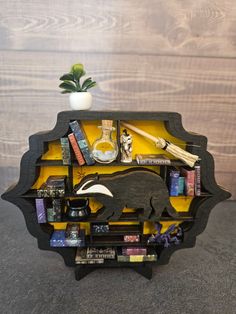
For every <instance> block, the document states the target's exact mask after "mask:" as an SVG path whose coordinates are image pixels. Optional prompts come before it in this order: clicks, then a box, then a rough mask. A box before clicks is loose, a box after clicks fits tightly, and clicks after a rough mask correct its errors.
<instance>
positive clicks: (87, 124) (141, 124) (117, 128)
mask: <svg viewBox="0 0 236 314" xmlns="http://www.w3.org/2000/svg"><path fill="white" fill-rule="evenodd" d="M71 121H72V120H71ZM124 121H126V120H124ZM127 121H128V122H129V123H130V124H132V125H133V126H135V127H138V128H139V129H141V130H144V131H145V132H148V133H149V134H151V135H152V136H155V137H162V138H164V139H166V140H167V141H170V142H172V143H174V144H176V145H178V146H179V147H181V148H182V149H185V148H186V142H185V141H183V140H182V139H180V138H177V137H175V136H173V135H172V134H170V132H168V131H167V129H166V126H165V122H164V121H156V120H155V121H153V120H127ZM101 122H102V120H79V123H80V124H81V125H82V127H83V130H84V132H85V134H86V137H87V139H88V142H89V144H90V146H92V144H93V143H94V142H95V141H96V140H97V139H98V138H100V137H101V128H99V126H101ZM113 127H114V131H113V132H112V140H113V141H116V142H117V147H118V156H117V158H116V159H115V160H114V161H113V162H111V163H100V162H95V164H94V165H95V166H104V165H108V166H109V165H111V166H122V165H125V166H137V165H138V163H137V162H136V154H143V153H145V154H164V155H166V156H167V157H168V158H170V159H171V160H172V162H171V165H172V166H183V165H184V162H182V161H180V160H177V159H176V158H175V157H174V156H173V155H171V154H170V153H168V152H167V151H164V150H162V149H161V148H158V147H157V146H156V145H155V143H153V142H151V141H150V140H148V139H146V138H144V137H143V136H141V135H139V134H137V133H136V132H134V131H133V130H129V129H128V128H127V127H125V126H123V125H122V120H113ZM125 129H126V130H127V132H128V133H129V134H131V136H132V138H133V144H132V162H130V163H123V162H121V158H120V136H121V134H122V133H123V131H124V130H125ZM70 133H72V131H71V130H70V128H69V122H68V128H67V130H66V133H65V134H63V135H62V137H65V138H67V137H68V134H70ZM70 152H71V165H72V166H78V165H79V164H78V162H77V160H76V158H75V154H74V152H73V150H72V149H71V148H70ZM36 165H37V166H63V165H64V164H63V162H62V147H61V142H60V138H58V139H57V140H54V141H50V142H46V143H44V154H43V155H42V156H41V157H40V158H39V159H38V160H37V162H36ZM85 165H86V163H85ZM144 165H148V164H144Z"/></svg>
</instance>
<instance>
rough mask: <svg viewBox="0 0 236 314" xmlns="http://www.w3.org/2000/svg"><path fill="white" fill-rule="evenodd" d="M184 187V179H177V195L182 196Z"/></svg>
mask: <svg viewBox="0 0 236 314" xmlns="http://www.w3.org/2000/svg"><path fill="white" fill-rule="evenodd" d="M184 187H185V178H184V177H179V191H178V194H179V195H184Z"/></svg>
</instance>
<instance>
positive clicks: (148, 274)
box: [132, 264, 152, 279]
mask: <svg viewBox="0 0 236 314" xmlns="http://www.w3.org/2000/svg"><path fill="white" fill-rule="evenodd" d="M132 268H133V270H134V271H136V272H137V273H138V274H140V275H142V276H143V277H145V278H147V279H152V267H151V266H148V265H146V264H144V265H139V266H134V267H132Z"/></svg>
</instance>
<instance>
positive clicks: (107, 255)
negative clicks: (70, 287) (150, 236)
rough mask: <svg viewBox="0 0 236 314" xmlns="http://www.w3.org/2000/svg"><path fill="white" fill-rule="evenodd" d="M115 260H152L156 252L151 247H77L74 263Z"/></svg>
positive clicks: (101, 262) (154, 259)
mask: <svg viewBox="0 0 236 314" xmlns="http://www.w3.org/2000/svg"><path fill="white" fill-rule="evenodd" d="M115 259H116V260H117V261H118V262H133V263H135V262H154V261H156V260H157V254H156V252H155V250H154V249H153V248H148V251H147V248H146V247H121V248H117V249H115V248H113V247H105V248H104V247H87V248H78V249H77V253H76V257H75V263H76V264H103V263H104V262H105V260H115Z"/></svg>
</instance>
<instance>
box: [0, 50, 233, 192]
mask: <svg viewBox="0 0 236 314" xmlns="http://www.w3.org/2000/svg"><path fill="white" fill-rule="evenodd" d="M79 59H80V61H81V62H83V63H84V64H85V66H86V68H87V71H88V72H89V74H90V75H91V76H92V77H93V78H94V79H96V80H97V81H98V82H99V87H98V88H96V89H94V90H93V95H94V105H93V109H94V110H105V109H106V110H107V109H110V110H134V111H137V110H139V111H142V110H147V111H152V110H156V111H177V112H180V113H181V114H182V117H183V125H184V127H185V128H186V130H188V131H193V132H197V133H200V134H203V135H206V136H207V137H208V140H209V145H208V148H209V151H210V152H211V153H212V154H213V156H214V158H215V163H216V174H217V179H218V183H219V184H222V185H225V187H226V188H228V189H229V190H230V191H231V192H232V193H235V192H236V191H235V185H234V186H233V184H232V183H233V182H234V181H235V179H234V178H235V172H236V170H235V161H236V158H235V157H236V136H235V135H236V134H235V119H236V110H235V98H236V59H222V58H219V59H217V58H195V57H185V58H182V57H171V56H158V57H154V56H138V55H135V56H129V55H123V54H122V55H120V54H116V55H111V54H107V55H104V54H85V53H80V54H79ZM77 60H78V54H77V53H51V52H15V51H2V52H1V56H0V63H1V67H0V77H1V85H0V100H1V109H0V113H1V121H2V128H1V136H0V154H1V159H0V165H2V166H3V165H5V166H18V165H19V161H20V157H21V155H22V154H23V152H24V151H26V150H27V146H28V143H27V141H28V137H29V135H31V134H33V133H35V132H38V131H42V130H47V129H51V128H52V127H53V126H54V124H55V121H56V114H57V112H59V111H61V110H67V109H69V106H68V100H67V99H68V96H67V95H61V94H60V93H59V89H58V83H59V81H58V77H59V76H60V75H61V74H62V73H64V72H66V71H67V70H68V68H69V67H70V65H71V64H73V63H74V62H76V61H77ZM222 182H223V183H224V184H223V183H222ZM234 195H235V194H234Z"/></svg>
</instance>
